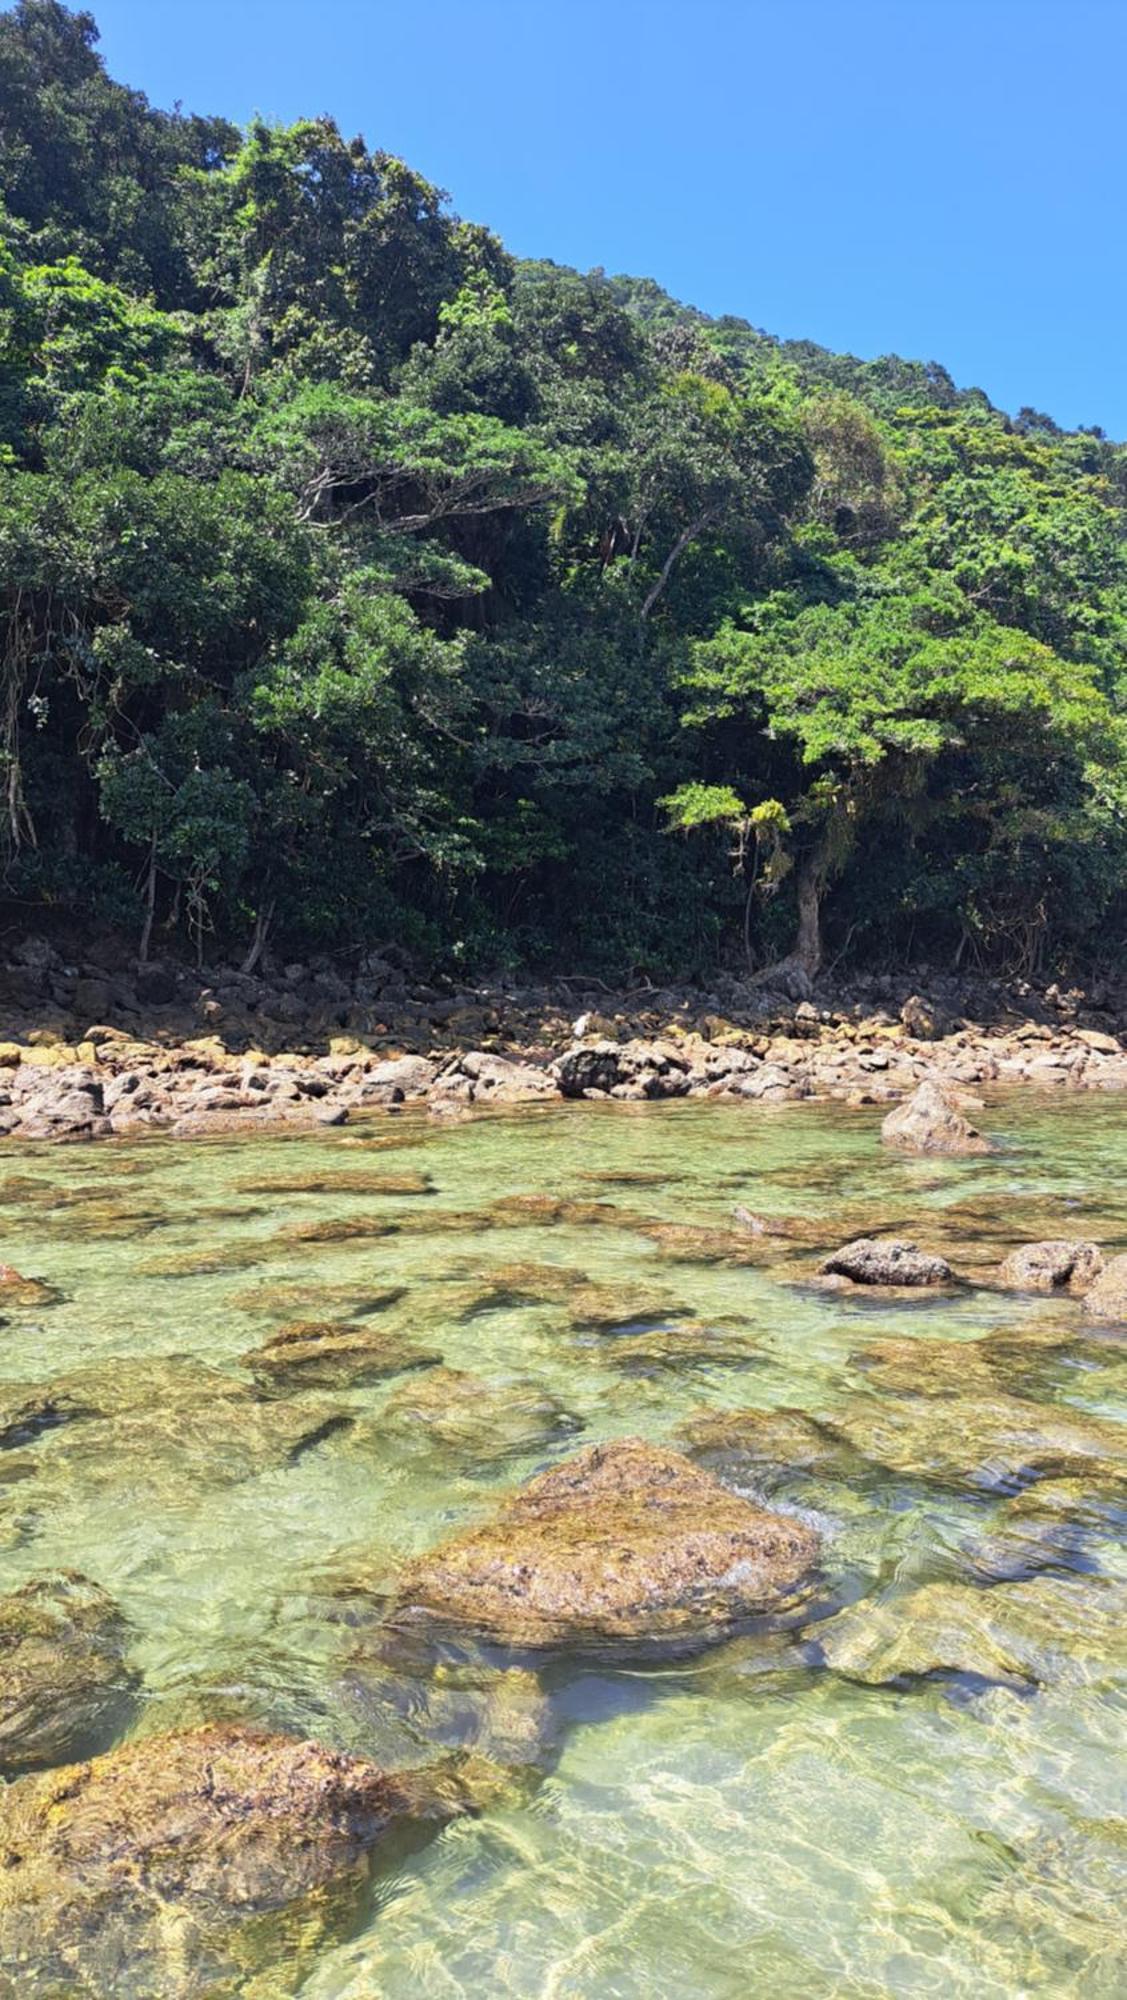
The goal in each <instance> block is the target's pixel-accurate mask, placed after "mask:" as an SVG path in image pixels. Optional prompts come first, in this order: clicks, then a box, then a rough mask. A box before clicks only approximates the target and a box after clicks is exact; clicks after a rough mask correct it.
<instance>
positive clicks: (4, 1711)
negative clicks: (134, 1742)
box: [0, 1571, 136, 1773]
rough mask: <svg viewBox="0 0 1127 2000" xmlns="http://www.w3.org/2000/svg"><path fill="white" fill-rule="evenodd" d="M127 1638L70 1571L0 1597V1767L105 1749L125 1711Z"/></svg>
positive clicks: (107, 1606) (97, 1593)
mask: <svg viewBox="0 0 1127 2000" xmlns="http://www.w3.org/2000/svg"><path fill="white" fill-rule="evenodd" d="M128 1639H129V1630H128V1627H127V1625H126V1623H125V1620H124V1619H123V1618H122V1616H121V1614H120V1612H119V1611H118V1609H117V1606H116V1605H115V1604H114V1602H113V1600H112V1599H111V1598H109V1597H107V1595H106V1593H105V1591H104V1590H100V1589H99V1587H98V1585H97V1584H96V1583H91V1582H90V1580H89V1578H87V1577H84V1576H79V1575H77V1574H75V1573H74V1572H73V1571H64V1572H62V1573H61V1574H59V1575H56V1576H46V1577H35V1578H34V1579H33V1580H32V1581H31V1582H30V1583H25V1584H23V1585H22V1586H21V1588H20V1589H19V1590H13V1591H12V1592H10V1594H9V1595H8V1596H7V1597H0V1660H2V1661H3V1673H2V1675H0V1770H3V1771H5V1772H8V1773H11V1772H14V1771H27V1770H34V1769H36V1768H41V1767H42V1766H44V1765H48V1764H62V1763H65V1762H66V1761H67V1759H68V1758H72V1757H77V1756H82V1755H83V1754H84V1753H85V1754H89V1753H90V1752H91V1751H93V1750H102V1749H105V1748H107V1747H108V1745H109V1744H110V1743H111V1742H112V1741H113V1738H114V1737H115V1736H116V1735H117V1734H118V1733H119V1731H120V1730H121V1728H122V1727H123V1726H124V1724H125V1722H126V1721H127V1719H128V1717H129V1714H130V1711H131V1707H132V1690H133V1688H134V1686H135V1682H136V1676H135V1675H134V1674H132V1673H131V1672H130V1670H129V1669H128V1668H127V1666H126V1664H125V1658H124V1655H125V1648H126V1645H127V1643H128Z"/></svg>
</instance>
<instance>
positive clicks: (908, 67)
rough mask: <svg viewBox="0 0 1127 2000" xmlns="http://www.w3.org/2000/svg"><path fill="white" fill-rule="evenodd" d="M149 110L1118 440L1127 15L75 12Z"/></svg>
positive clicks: (746, 9) (110, 2) (915, 2)
mask: <svg viewBox="0 0 1127 2000" xmlns="http://www.w3.org/2000/svg"><path fill="white" fill-rule="evenodd" d="M87 4H89V5H90V7H91V8H92V11H93V12H94V14H95V16H96V18H97V19H98V21H99V24H100V26H101V29H102V52H103V54H104V55H105V57H106V59H107V62H108V64H109V67H110V70H111V72H112V73H113V74H114V75H116V76H117V77H119V78H120V79H121V80H122V81H123V82H128V83H131V84H134V85H136V86H138V87H139V88H141V89H143V90H145V91H147V93H148V95H149V96H150V98H151V99H152V100H153V101H154V102H155V103H158V104H161V105H169V104H171V103H172V102H173V101H174V100H176V99H180V100H181V101H182V103H183V105H184V107H185V108H186V109H189V110H198V111H212V112H223V113H225V114H226V115H227V116H228V117H230V118H233V119H235V120H236V121H238V122H245V120H246V119H247V118H248V117H250V116H251V115H252V114H253V113H255V112H258V113H261V114H263V115H265V116H267V117H271V118H280V119H290V118H293V117H296V116H298V115H301V114H315V113H320V112H326V111H327V112H330V113H332V115H333V116H334V117H335V118H336V119H337V120H338V122H339V124H340V125H341V126H342V128H343V129H344V130H345V132H346V134H348V135H349V136H351V135H352V133H354V132H356V131H362V132H363V133H364V135H365V137H366V138H367V139H368V141H369V143H370V144H372V145H374V146H381V147H384V148H386V149H387V150H389V151H391V152H395V153H399V154H402V155H403V157H404V158H405V159H407V160H409V161H410V163H411V165H412V166H414V167H416V168H417V169H418V170H419V171H420V172H422V173H424V174H426V175H427V176H428V177H429V178H430V179H431V180H435V181H437V182H438V183H439V185H440V186H442V187H445V188H447V189H448V190H449V191H450V193H451V195H452V197H453V202H454V206H455V207H456V209H457V210H458V212H459V213H460V214H462V215H465V216H468V217H470V218H472V219H473V220H475V221H481V222H486V223H488V224H490V225H491V227H493V228H494V229H496V230H497V231H498V233H499V234H500V235H501V236H502V237H503V238H504V240H505V242H506V243H507V244H508V245H509V247H510V249H512V250H514V251H515V252H517V253H518V254H519V255H522V256H549V257H554V258H556V259H557V260H558V261H559V262H561V263H566V264H575V265H578V266H579V267H580V268H582V269H587V268H589V267H590V266H592V265H596V264H601V265H603V266H605V267H606V269H607V270H609V271H629V272H632V273H634V274H635V275H639V276H649V277H654V278H656V279H657V280H658V282H659V283H660V284H662V285H664V286H665V288H666V289H667V290H668V291H670V292H672V293H673V294H674V295H675V296H676V297H678V298H682V299H686V300H688V301H690V302H691V303H692V304H694V305H698V306H701V307H703V308H704V309H705V310H706V311H708V312H717V313H719V312H734V313H739V314H742V315H743V316H744V317H745V318H747V319H750V320H751V321H752V322H753V323H754V324H755V325H757V326H762V327H765V328H767V329H768V331H770V332H772V333H777V334H781V335H784V336H786V337H804V338H808V339H813V340H818V341H821V342H822V343H823V344H824V345H826V346H828V347H834V348H841V349H848V350H849V351H851V352H853V353H855V354H860V355H864V356H871V355H876V354H881V353H887V352H890V351H893V350H895V351H898V352H899V353H901V354H905V355H909V356H912V357H915V358H917V359H923V360H933V359H934V360H938V361H942V362H944V363H945V364H946V366H947V367H948V368H950V370H951V371H952V373H953V374H954V375H955V377H956V379H957V380H958V381H959V382H961V383H963V384H967V385H969V384H977V385H978V386H980V387H982V388H984V389H985V390H986V391H987V393H988V394H989V395H990V396H991V397H992V398H993V399H994V401H995V402H997V403H1000V404H1001V405H1002V406H1003V407H1005V408H1008V409H1016V408H1018V407H1019V406H1020V405H1021V404H1023V403H1030V404H1033V405H1034V406H1035V407H1037V408H1038V409H1044V410H1048V411H1049V412H1050V414H1052V415H1053V416H1055V417H1056V418H1057V420H1058V422H1061V423H1065V424H1070V425H1071V424H1081V423H1097V424H1102V425H1103V426H1104V428H1105V429H1106V430H1107V431H1108V432H1110V433H1111V434H1112V435H1113V436H1117V437H1124V436H1127V376H1125V372H1124V323H1125V319H1127V264H1125V260H1124V256H1123V245H1122V224H1123V215H1124V194H1125V180H1127V119H1125V116H1124V111H1125V104H1124V99H1125V94H1127V0H692V4H690V0H87Z"/></svg>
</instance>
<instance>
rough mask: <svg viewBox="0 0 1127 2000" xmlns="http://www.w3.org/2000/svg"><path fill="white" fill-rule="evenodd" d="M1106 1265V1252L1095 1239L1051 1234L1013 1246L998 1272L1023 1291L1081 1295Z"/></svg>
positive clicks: (1016, 1289) (1004, 1283)
mask: <svg viewBox="0 0 1127 2000" xmlns="http://www.w3.org/2000/svg"><path fill="white" fill-rule="evenodd" d="M1103 1268H1104V1260H1103V1252H1102V1251H1101V1250H1100V1249H1099V1247H1098V1245H1097V1244H1095V1243H1088V1242H1084V1241H1074V1240H1071V1239H1067V1238H1051V1239H1050V1240H1049V1241H1047V1242H1044V1243H1023V1244H1022V1246H1021V1248H1020V1250H1011V1252H1010V1254H1009V1256H1008V1257H1007V1258H1006V1259H1005V1260H1004V1262H1003V1263H1002V1265H1001V1268H1000V1270H999V1272H998V1279H999V1282H1000V1283H1001V1284H1003V1285H1012V1286H1013V1287H1014V1289H1015V1291H1020V1292H1058V1291H1065V1290H1067V1291H1070V1292H1075V1293H1077V1294H1078V1295H1082V1294H1083V1293H1084V1292H1087V1291H1089V1290H1090V1289H1091V1287H1092V1286H1093V1285H1094V1283H1095V1281H1096V1279H1097V1278H1098V1277H1099V1275H1100V1273H1101V1271H1102V1270H1103Z"/></svg>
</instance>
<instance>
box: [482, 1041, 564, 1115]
mask: <svg viewBox="0 0 1127 2000" xmlns="http://www.w3.org/2000/svg"><path fill="white" fill-rule="evenodd" d="M459 1068H460V1070H461V1073H462V1075H463V1076H466V1077H469V1079H470V1081H471V1082H472V1084H473V1101H474V1103H475V1104H534V1103H536V1102H538V1101H540V1100H542V1099H544V1098H555V1097H558V1096H559V1091H558V1089H557V1087H556V1084H555V1082H554V1081H553V1079H552V1077H550V1076H549V1075H548V1073H547V1071H546V1070H542V1069H534V1068H533V1066H532V1064H531V1063H521V1062H509V1061H508V1060H507V1059H506V1058H505V1057H504V1056H493V1055H487V1054H485V1053H484V1051H483V1050H481V1049H472V1050H471V1051H470V1053H469V1054H468V1055H464V1056H463V1057H462V1060H461V1063H460V1065H459Z"/></svg>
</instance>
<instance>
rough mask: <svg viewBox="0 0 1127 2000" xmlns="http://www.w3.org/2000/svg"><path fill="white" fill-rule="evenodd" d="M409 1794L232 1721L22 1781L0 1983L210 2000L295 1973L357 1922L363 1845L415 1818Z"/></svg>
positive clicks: (13, 1822) (1, 1873)
mask: <svg viewBox="0 0 1127 2000" xmlns="http://www.w3.org/2000/svg"><path fill="white" fill-rule="evenodd" d="M413 1783H417V1781H408V1780H405V1779H397V1778H392V1777H390V1776H388V1775H387V1774H386V1773H385V1772H384V1771H382V1770H381V1769H379V1767H378V1766H376V1765H375V1764H371V1763H369V1762H367V1761H366V1760H365V1759H361V1758H353V1757H346V1756H342V1755H340V1754H339V1753H337V1752H335V1751H331V1750H326V1749H323V1748H321V1746H320V1745H319V1744H316V1743H307V1742H299V1741H295V1740H293V1739H291V1738H289V1737H284V1736H275V1735H270V1734H267V1733H265V1732H261V1731H257V1730H253V1729H248V1728H243V1727H239V1726H232V1725H221V1724H213V1725H211V1726H209V1727H205V1728H202V1729H196V1730H189V1731H185V1732H183V1733H181V1734H174V1735H168V1736H150V1737H147V1738H142V1739H140V1740H139V1741H135V1742H131V1743H127V1744H125V1745H124V1746H123V1747H122V1748H121V1749H119V1750H115V1751H112V1752H110V1753H109V1754H108V1755H106V1756H103V1757H97V1758H95V1759H94V1760H93V1762H91V1763H85V1764H71V1765H66V1766H64V1767H63V1768H62V1769H60V1770H56V1771H52V1772H49V1773H48V1774H47V1775H45V1776H42V1777H29V1778H24V1779H22V1780H21V1781H20V1782H19V1783H17V1784H14V1785H11V1786H9V1787H8V1788H7V1790H5V1791H4V1792H2V1793H0V1977H4V1976H6V1977H7V1978H8V1979H10V1980H12V1981H16V1980H18V1982H19V1990H22V1991H25V1992H32V1991H34V1992H38V1993H44V1994H46V1993H56V1992H58V1993H63V1992H65V1993H68V1994H69V1993H82V1992H86V1993H92V1994H93V1993H111V1992H121V1991H125V1990H127V1991H128V1992H129V1994H130V1996H131V2000H166V1996H168V1995H170V1994H175V1995H176V1996H177V2000H195V1996H200V2000H203V1996H204V1995H211V1994H213V1993H218V1992H235V1991H243V1990H247V1989H246V1988H245V1986H244V1981H246V1980H247V1979H248V1978H249V1977H251V1976H252V1975H255V1974H259V1973H263V1972H267V1971H268V1970H269V1968H270V1967H271V1966H272V1965H275V1964H278V1965H279V1966H280V1967H284V1968H285V1970H286V1972H287V1974H289V1973H293V1972H294V1971H296V1966H295V1965H294V1963H293V1961H294V1960H295V1959H298V1960H300V1959H304V1960H305V1962H306V1965H308V1955H309V1954H310V1953H311V1952H312V1950H313V1949H314V1948H315V1946H316V1944H317V1943H320V1942H324V1940H325V1939H326V1937H328V1936H331V1935H333V1934H335V1933H336V1932H337V1931H338V1930H339V1929H341V1928H347V1925H348V1922H349V1919H350V1918H351V1917H352V1916H353V1914H354V1912H355V1910H356V1908H357V1904H358V1900H359V1896H360V1893H361V1891H362V1888H363V1884H364V1881H365V1878H366V1873H367V1870H366V1866H365V1857H366V1855H367V1853H368V1851H369V1850H370V1849H371V1848H372V1847H373V1846H374V1845H375V1843H376V1842H377V1841H378V1840H379V1838H380V1836H381V1835H382V1834H383V1833H384V1832H385V1831H386V1830H387V1829H388V1827H389V1826H390V1825H391V1824H392V1822H393V1821H395V1820H398V1819H400V1818H405V1817H407V1816H408V1815H410V1814H412V1813H413V1812H414V1811H415V1810H416V1809H417V1796H416V1794H415V1793H414V1792H413V1790H412V1784H413ZM330 1892H331V1893H330ZM283 1916H285V1917H288V1918H289V1921H288V1922H285V1921H279V1920H278V1919H279V1918H281V1917H283ZM267 1917H272V1918H273V1919H274V1921H271V1922H264V1921H262V1920H263V1919H265V1918H267ZM11 1990H12V1991H15V1990H17V1989H16V1987H15V1986H14V1985H13V1987H12V1989H11ZM256 1990H262V1989H259V1988H257V1987H256ZM270 1990H271V1991H276V1990H278V1989H277V1988H275V1987H273V1986H272V1987H271V1989H270ZM283 1990H286V1989H283ZM288 1990H292V1988H289V1989H288Z"/></svg>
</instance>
